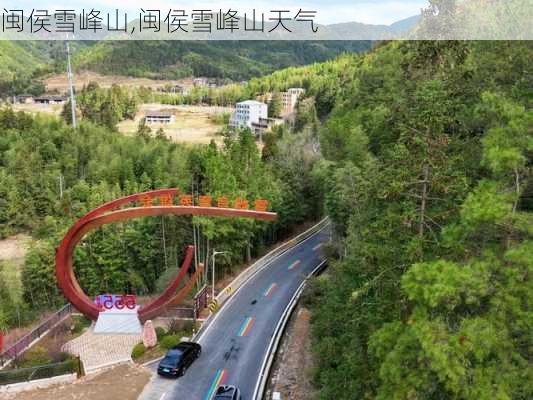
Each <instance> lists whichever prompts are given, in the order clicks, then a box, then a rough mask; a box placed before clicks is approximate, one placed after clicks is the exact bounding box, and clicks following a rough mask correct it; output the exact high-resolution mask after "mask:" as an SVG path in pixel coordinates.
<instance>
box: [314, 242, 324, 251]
mask: <svg viewBox="0 0 533 400" xmlns="http://www.w3.org/2000/svg"><path fill="white" fill-rule="evenodd" d="M322 246H324V243H319V244H317V245H316V246H315V247H313V251H317V250H318V249H320V248H321V247H322Z"/></svg>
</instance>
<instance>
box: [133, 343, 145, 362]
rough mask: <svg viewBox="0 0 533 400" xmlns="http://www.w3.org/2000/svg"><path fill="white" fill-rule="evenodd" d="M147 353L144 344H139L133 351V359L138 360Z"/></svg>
mask: <svg viewBox="0 0 533 400" xmlns="http://www.w3.org/2000/svg"><path fill="white" fill-rule="evenodd" d="M145 352H146V348H145V347H144V344H142V343H137V344H136V345H135V347H133V350H132V351H131V358H132V359H134V360H136V359H138V358H139V357H141V356H142V355H143V354H144V353H145Z"/></svg>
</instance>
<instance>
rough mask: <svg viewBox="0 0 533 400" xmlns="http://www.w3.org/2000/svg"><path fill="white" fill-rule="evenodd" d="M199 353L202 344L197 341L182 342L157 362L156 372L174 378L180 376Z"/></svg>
mask: <svg viewBox="0 0 533 400" xmlns="http://www.w3.org/2000/svg"><path fill="white" fill-rule="evenodd" d="M201 353H202V346H200V345H199V344H198V343H192V342H182V343H180V344H178V345H177V346H175V347H173V348H172V349H170V350H169V351H168V353H167V354H166V355H165V357H164V358H163V359H162V360H161V361H160V362H159V366H158V367H157V373H158V374H159V375H164V376H172V377H176V378H177V377H179V376H182V375H183V374H184V373H185V371H186V370H187V368H189V367H190V366H191V364H192V363H193V361H194V360H196V359H197V358H198V357H200V354H201Z"/></svg>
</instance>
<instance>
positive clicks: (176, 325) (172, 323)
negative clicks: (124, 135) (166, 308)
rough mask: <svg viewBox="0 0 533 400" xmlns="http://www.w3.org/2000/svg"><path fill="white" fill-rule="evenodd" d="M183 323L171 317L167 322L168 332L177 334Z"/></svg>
mask: <svg viewBox="0 0 533 400" xmlns="http://www.w3.org/2000/svg"><path fill="white" fill-rule="evenodd" d="M181 326H182V323H181V321H179V320H177V319H175V318H174V319H171V320H169V321H168V322H167V333H168V334H169V335H175V334H177V333H178V332H180V331H181Z"/></svg>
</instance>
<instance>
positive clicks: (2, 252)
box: [0, 234, 31, 261]
mask: <svg viewBox="0 0 533 400" xmlns="http://www.w3.org/2000/svg"><path fill="white" fill-rule="evenodd" d="M30 240H31V239H30V237H29V236H26V235H22V234H21V235H16V236H10V237H8V238H6V239H3V240H0V261H18V260H23V259H24V256H25V255H26V248H27V245H28V244H29V241H30Z"/></svg>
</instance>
